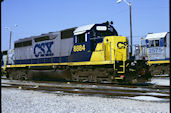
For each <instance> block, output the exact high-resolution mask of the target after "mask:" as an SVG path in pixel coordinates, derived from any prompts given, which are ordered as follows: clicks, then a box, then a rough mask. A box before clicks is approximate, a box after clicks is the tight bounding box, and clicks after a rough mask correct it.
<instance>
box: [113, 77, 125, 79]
mask: <svg viewBox="0 0 171 113" xmlns="http://www.w3.org/2000/svg"><path fill="white" fill-rule="evenodd" d="M115 79H123V78H121V77H115Z"/></svg>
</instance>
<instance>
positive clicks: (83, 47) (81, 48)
mask: <svg viewBox="0 0 171 113" xmlns="http://www.w3.org/2000/svg"><path fill="white" fill-rule="evenodd" d="M85 49H86V48H85V45H76V46H74V48H73V51H74V52H79V51H85Z"/></svg>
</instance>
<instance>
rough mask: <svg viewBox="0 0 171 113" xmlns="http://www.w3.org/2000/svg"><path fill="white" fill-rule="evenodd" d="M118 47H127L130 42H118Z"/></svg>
mask: <svg viewBox="0 0 171 113" xmlns="http://www.w3.org/2000/svg"><path fill="white" fill-rule="evenodd" d="M117 47H118V48H119V49H125V48H126V47H128V43H127V42H118V43H117Z"/></svg>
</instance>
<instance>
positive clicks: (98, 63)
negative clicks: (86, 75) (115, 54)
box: [7, 61, 113, 68]
mask: <svg viewBox="0 0 171 113" xmlns="http://www.w3.org/2000/svg"><path fill="white" fill-rule="evenodd" d="M103 64H113V62H111V61H98V62H97V61H96V62H90V61H88V62H68V63H46V64H17V65H7V68H13V67H31V66H62V65H68V66H78V65H103Z"/></svg>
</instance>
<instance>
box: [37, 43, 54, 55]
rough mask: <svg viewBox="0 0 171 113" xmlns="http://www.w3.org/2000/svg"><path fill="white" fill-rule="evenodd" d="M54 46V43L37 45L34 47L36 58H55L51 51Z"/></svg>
mask: <svg viewBox="0 0 171 113" xmlns="http://www.w3.org/2000/svg"><path fill="white" fill-rule="evenodd" d="M52 45H53V41H52V42H43V43H39V44H36V45H35V46H34V55H35V57H44V56H53V53H52V51H51V47H52ZM37 51H38V52H37Z"/></svg>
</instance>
